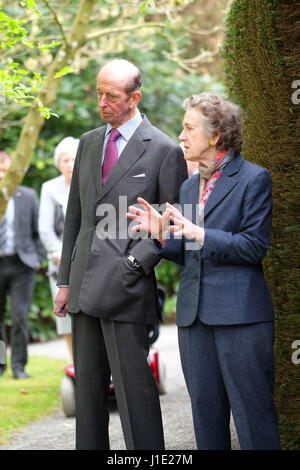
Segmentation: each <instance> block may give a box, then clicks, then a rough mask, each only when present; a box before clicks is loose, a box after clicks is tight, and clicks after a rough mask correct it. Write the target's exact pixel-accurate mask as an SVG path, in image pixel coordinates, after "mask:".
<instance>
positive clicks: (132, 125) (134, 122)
mask: <svg viewBox="0 0 300 470" xmlns="http://www.w3.org/2000/svg"><path fill="white" fill-rule="evenodd" d="M142 120H143V118H142V115H141V113H140V111H139V110H138V109H137V110H136V114H135V115H134V116H133V118H131V119H130V120H129V121H127V122H125V124H122V126H120V127H118V128H117V129H118V131H119V132H120V134H121V136H122V137H123V138H124V139H125V140H126V141H128V140H129V139H130V137H131V136H132V134H133V133H134V132H135V131H136V129H137V128H138V127H139V125H140V124H141V122H142ZM111 129H112V126H111V125H110V124H109V123H108V124H107V126H106V132H105V137H106V136H107V135H108V134H109V132H110V131H111Z"/></svg>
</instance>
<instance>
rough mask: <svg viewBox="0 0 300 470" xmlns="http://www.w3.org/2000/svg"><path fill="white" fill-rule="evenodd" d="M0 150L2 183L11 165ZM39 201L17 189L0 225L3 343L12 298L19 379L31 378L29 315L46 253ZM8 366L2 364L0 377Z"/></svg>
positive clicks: (13, 360) (0, 335) (14, 365)
mask: <svg viewBox="0 0 300 470" xmlns="http://www.w3.org/2000/svg"><path fill="white" fill-rule="evenodd" d="M11 161H12V159H11V157H10V155H9V154H8V153H7V152H4V151H0V181H1V180H2V179H3V177H4V175H5V173H6V172H7V170H8V169H9V167H10V165H11ZM38 210H39V206H38V198H37V194H36V192H35V190H34V189H31V188H26V187H25V186H18V187H17V189H16V191H15V193H14V195H13V197H12V198H11V199H10V200H9V201H8V205H7V209H6V212H5V214H4V217H3V218H2V221H1V224H0V340H1V341H4V342H6V331H5V321H4V320H5V319H4V317H5V309H6V300H7V294H10V298H11V320H12V328H11V338H10V339H11V367H12V370H13V375H14V377H15V378H17V379H25V378H30V376H29V375H28V374H27V373H26V372H25V366H26V363H27V343H28V337H29V332H28V313H29V310H30V305H31V302H32V297H33V291H34V280H35V275H36V271H37V269H38V268H39V267H40V265H41V263H42V261H43V260H44V258H45V255H46V252H45V249H44V247H43V245H42V243H41V241H40V238H39V234H38ZM5 368H6V366H5V365H4V364H2V365H0V375H2V374H3V373H4V371H5Z"/></svg>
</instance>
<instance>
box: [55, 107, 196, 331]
mask: <svg viewBox="0 0 300 470" xmlns="http://www.w3.org/2000/svg"><path fill="white" fill-rule="evenodd" d="M105 129H106V126H103V127H100V128H98V129H95V130H92V131H90V132H88V133H86V134H84V135H83V136H82V138H81V139H80V144H79V148H78V152H77V156H76V161H75V166H74V171H73V177H72V184H71V189H70V195H69V202H68V208H67V213H66V220H65V228H64V238H63V249H62V258H61V263H60V270H59V275H58V285H61V284H67V285H69V303H68V308H69V312H70V313H76V312H79V311H82V312H84V313H87V314H90V315H94V316H98V317H101V318H109V319H114V320H118V321H125V322H132V323H138V324H153V323H156V322H157V321H158V301H157V292H156V281H155V275H154V267H155V266H156V265H157V263H158V262H159V260H160V256H159V255H157V253H156V251H155V248H154V244H153V242H152V240H150V239H148V238H145V236H143V237H142V238H141V236H139V238H138V239H137V238H136V239H134V238H132V237H129V236H128V232H127V228H128V225H129V224H130V221H129V220H128V219H126V216H125V214H126V211H127V208H128V206H129V205H132V204H136V200H137V198H138V197H139V196H141V197H143V198H144V199H146V200H147V201H148V202H150V203H151V204H163V203H165V202H167V201H168V202H170V203H175V202H177V201H178V197H179V190H180V187H181V184H182V183H183V181H184V180H185V179H186V178H187V167H186V162H185V160H184V157H183V153H182V150H181V149H180V147H179V146H178V145H176V144H175V143H174V142H173V141H172V140H171V139H170V138H169V137H168V136H166V135H165V134H164V133H162V132H161V131H160V130H159V129H157V128H155V127H154V126H152V125H151V123H150V122H149V121H148V119H147V118H146V116H144V117H143V121H142V123H141V124H140V126H139V127H138V129H137V130H136V131H135V133H134V134H133V136H132V137H131V139H130V140H129V142H128V143H127V145H126V147H125V149H124V150H123V152H122V153H121V155H120V156H119V159H118V161H117V163H116V165H115V166H114V168H113V170H112V172H111V174H110V176H109V178H108V179H107V181H106V183H105V184H104V186H103V187H102V184H101V176H102V175H101V173H102V170H101V155H102V148H103V141H104V136H105ZM120 197H121V198H120ZM112 209H114V210H115V217H112V219H113V220H114V219H115V226H114V225H113V223H112V224H111V225H110V228H113V230H112V232H114V231H115V235H114V236H111V237H107V238H105V236H104V237H102V239H100V238H99V233H100V232H102V233H103V230H104V229H103V227H102V229H101V228H100V227H101V226H102V224H103V225H104V221H105V220H106V219H105V217H106V218H108V214H110V215H112ZM131 223H132V222H131ZM97 232H98V235H97ZM128 253H130V254H132V255H133V256H134V257H135V258H136V260H137V261H138V262H139V263H140V265H141V267H140V268H136V267H133V266H132V265H131V264H130V262H129V261H128V259H127V254H128Z"/></svg>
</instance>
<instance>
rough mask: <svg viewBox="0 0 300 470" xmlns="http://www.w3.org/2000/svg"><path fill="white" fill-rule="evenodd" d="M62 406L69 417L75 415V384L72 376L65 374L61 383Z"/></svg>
mask: <svg viewBox="0 0 300 470" xmlns="http://www.w3.org/2000/svg"><path fill="white" fill-rule="evenodd" d="M60 393H61V400H62V408H63V412H64V414H65V416H66V417H67V418H69V417H71V416H75V385H74V380H73V379H72V378H71V377H68V376H65V377H64V378H63V379H62V381H61V384H60Z"/></svg>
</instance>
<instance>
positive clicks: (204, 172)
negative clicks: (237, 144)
mask: <svg viewBox="0 0 300 470" xmlns="http://www.w3.org/2000/svg"><path fill="white" fill-rule="evenodd" d="M232 158H233V154H232V153H230V152H227V150H222V151H221V152H219V153H218V155H216V157H215V159H214V160H213V164H212V166H211V167H210V168H207V167H203V166H202V165H200V164H199V167H198V168H199V173H200V191H199V204H200V205H204V206H205V204H206V203H207V200H208V198H209V196H210V194H211V192H212V190H213V189H214V187H215V184H216V182H217V180H218V178H219V177H220V176H221V173H222V170H223V169H224V168H225V166H226V165H228V163H229V162H230V161H231V160H232Z"/></svg>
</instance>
